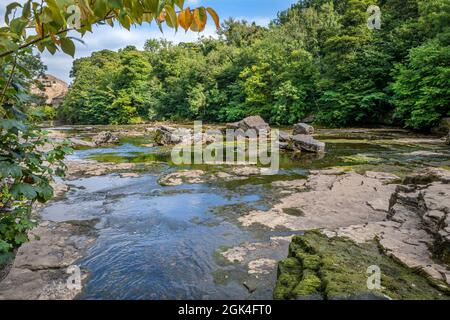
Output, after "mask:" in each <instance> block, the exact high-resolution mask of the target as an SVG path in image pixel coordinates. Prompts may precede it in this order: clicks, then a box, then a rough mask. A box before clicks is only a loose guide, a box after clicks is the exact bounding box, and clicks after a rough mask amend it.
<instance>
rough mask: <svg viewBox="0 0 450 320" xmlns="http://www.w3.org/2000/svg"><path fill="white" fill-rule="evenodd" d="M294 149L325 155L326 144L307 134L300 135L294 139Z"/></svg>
mask: <svg viewBox="0 0 450 320" xmlns="http://www.w3.org/2000/svg"><path fill="white" fill-rule="evenodd" d="M292 147H293V149H294V151H295V150H303V151H308V152H316V153H323V152H325V143H324V142H321V141H318V140H316V139H314V138H313V137H311V136H309V135H305V134H298V135H295V136H293V137H292Z"/></svg>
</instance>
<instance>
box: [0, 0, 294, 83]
mask: <svg viewBox="0 0 450 320" xmlns="http://www.w3.org/2000/svg"><path fill="white" fill-rule="evenodd" d="M11 1H12V0H0V17H1V18H0V19H1V20H0V25H1V23H2V21H3V15H4V12H5V7H6V5H7V4H8V3H10V2H11ZM22 1H23V0H22ZM22 1H19V2H22ZM296 2H297V0H186V5H185V6H190V7H191V8H193V7H196V6H200V5H202V6H211V7H213V8H214V9H215V10H216V11H217V13H218V14H219V16H220V18H221V20H224V19H226V18H229V17H233V18H236V19H245V20H248V21H255V22H256V23H257V24H259V25H267V24H268V23H269V22H270V21H271V20H272V19H274V18H275V17H276V15H277V12H279V11H281V10H284V9H287V8H288V7H290V6H291V4H293V3H296ZM74 35H76V34H74ZM202 35H203V36H215V27H214V24H213V23H212V21H210V22H209V23H208V26H207V28H206V30H205V32H203V33H202ZM151 38H165V39H167V40H170V41H173V42H175V43H178V42H188V41H195V40H196V39H197V38H198V34H196V33H192V32H188V33H187V34H185V33H184V31H179V32H178V33H176V34H175V32H174V31H173V30H166V31H165V33H164V34H161V32H160V31H159V29H158V28H157V27H156V26H155V25H154V24H153V25H152V26H149V25H144V26H140V27H137V28H133V29H132V30H131V31H127V30H125V29H123V28H121V27H115V28H111V27H108V26H100V27H97V28H95V30H94V33H93V34H87V35H85V37H84V38H83V41H84V42H85V44H84V45H83V44H81V43H77V53H76V57H75V58H79V57H86V56H89V55H90V54H91V53H92V52H94V51H98V50H101V49H111V50H117V49H120V48H123V47H125V46H127V45H134V46H136V47H137V48H139V49H141V48H142V47H143V45H144V43H145V41H146V40H147V39H151ZM42 60H43V61H44V63H45V64H46V65H47V66H48V73H51V74H53V75H55V76H57V77H59V78H61V79H62V80H65V81H67V82H70V78H69V72H70V69H71V68H72V62H73V59H72V58H71V57H68V56H67V55H65V54H62V53H56V54H55V55H54V56H52V55H50V54H49V53H44V54H43V55H42Z"/></svg>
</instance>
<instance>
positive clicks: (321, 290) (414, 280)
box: [273, 231, 450, 300]
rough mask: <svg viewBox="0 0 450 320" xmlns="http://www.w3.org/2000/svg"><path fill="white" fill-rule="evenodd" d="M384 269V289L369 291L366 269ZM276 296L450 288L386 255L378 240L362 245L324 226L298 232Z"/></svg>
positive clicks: (423, 293)
mask: <svg viewBox="0 0 450 320" xmlns="http://www.w3.org/2000/svg"><path fill="white" fill-rule="evenodd" d="M374 265H375V266H378V267H379V268H380V270H381V273H382V275H381V289H380V290H369V289H368V287H367V279H368V274H367V269H368V268H369V267H370V266H374ZM273 296H274V298H275V299H325V300H333V299H359V298H370V299H412V300H416V299H427V300H429V299H433V300H434V299H450V295H449V291H448V290H446V289H445V288H444V287H440V286H438V284H437V283H435V282H432V281H431V280H429V279H427V278H425V277H424V276H423V275H422V274H419V273H418V272H417V271H415V270H412V269H409V268H407V267H405V266H403V265H402V264H400V263H398V262H397V261H395V260H393V259H392V258H390V257H388V256H386V255H385V254H383V253H382V252H381V251H380V249H379V247H378V245H377V243H376V241H372V242H368V243H365V244H362V245H359V244H356V243H354V242H352V241H351V240H349V239H346V238H340V237H335V238H328V237H327V236H326V235H324V234H322V233H321V232H320V231H308V232H306V233H305V234H304V235H302V236H295V237H294V238H293V240H292V243H291V245H290V247H289V255H288V258H287V259H285V260H283V261H281V262H280V263H279V266H278V280H277V284H276V287H275V290H274V294H273Z"/></svg>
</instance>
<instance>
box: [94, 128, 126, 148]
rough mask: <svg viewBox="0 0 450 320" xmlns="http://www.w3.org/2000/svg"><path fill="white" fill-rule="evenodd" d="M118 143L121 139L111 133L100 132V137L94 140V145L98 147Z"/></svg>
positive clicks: (97, 136)
mask: <svg viewBox="0 0 450 320" xmlns="http://www.w3.org/2000/svg"><path fill="white" fill-rule="evenodd" d="M118 142H119V138H118V137H117V136H115V135H113V134H112V133H111V132H109V131H105V132H100V133H99V134H98V135H96V136H95V137H94V138H92V143H93V144H94V145H95V146H97V147H99V146H103V145H108V144H116V143H118Z"/></svg>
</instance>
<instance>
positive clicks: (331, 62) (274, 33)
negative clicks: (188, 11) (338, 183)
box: [59, 0, 450, 129]
mask: <svg viewBox="0 0 450 320" xmlns="http://www.w3.org/2000/svg"><path fill="white" fill-rule="evenodd" d="M449 3H450V2H449V1H448V0H432V1H429V0H383V1H381V0H379V1H373V0H334V1H332V0H303V1H299V2H298V3H297V4H295V5H294V6H292V8H290V9H288V10H286V11H284V12H280V13H279V14H278V17H277V18H276V19H275V20H274V21H272V22H271V23H270V25H269V26H268V27H261V26H257V25H256V24H254V23H249V22H246V21H238V20H234V19H228V20H225V21H224V22H223V23H222V27H221V29H220V30H219V33H218V34H219V38H218V39H205V38H203V39H201V40H200V41H198V42H195V43H180V44H178V45H174V44H171V43H168V42H167V41H157V40H149V41H148V42H147V44H146V46H145V49H144V50H143V51H140V50H136V49H135V48H125V49H123V50H119V52H111V51H102V52H97V53H94V54H93V55H92V56H91V57H90V58H83V59H80V60H78V61H76V62H75V64H74V68H73V71H72V75H73V76H74V82H73V85H72V88H71V90H70V92H69V94H68V95H67V99H66V101H65V103H64V105H63V107H62V108H61V109H60V110H59V116H60V119H62V120H64V121H68V122H70V123H90V124H96V123H102V124H107V123H119V124H120V123H138V122H144V121H151V120H155V119H156V120H167V119H171V120H191V119H201V120H205V121H211V122H224V121H235V120H240V119H241V118H242V117H245V116H249V115H261V116H263V117H264V118H265V119H266V120H267V121H269V122H270V123H273V124H279V125H286V124H293V123H295V122H298V121H300V120H302V119H303V118H304V117H306V116H311V115H312V116H314V117H315V119H316V122H317V123H321V124H324V125H328V126H353V125H371V124H392V125H399V126H405V127H408V128H413V129H429V128H430V127H433V126H435V125H436V124H437V123H438V122H439V120H440V119H441V118H442V117H445V116H449V115H450V114H449V111H450V110H449V96H450V95H449V88H450V86H449V79H450V77H448V75H449V72H450V65H449V62H450V59H448V54H449V52H450V50H449V43H448V42H449V40H448V39H450V37H449V24H450V17H449V14H450V10H449ZM373 4H377V5H378V6H379V7H380V9H381V13H382V16H381V29H369V28H368V26H367V21H368V18H369V16H370V13H368V12H367V9H368V8H369V6H370V5H373ZM130 57H132V59H130ZM124 77H126V81H125V80H124Z"/></svg>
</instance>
